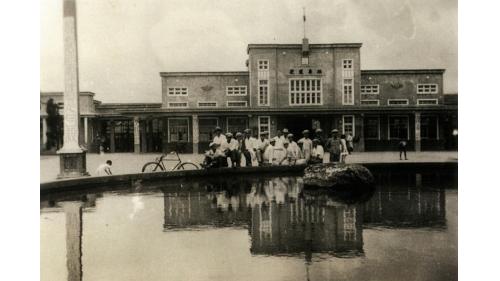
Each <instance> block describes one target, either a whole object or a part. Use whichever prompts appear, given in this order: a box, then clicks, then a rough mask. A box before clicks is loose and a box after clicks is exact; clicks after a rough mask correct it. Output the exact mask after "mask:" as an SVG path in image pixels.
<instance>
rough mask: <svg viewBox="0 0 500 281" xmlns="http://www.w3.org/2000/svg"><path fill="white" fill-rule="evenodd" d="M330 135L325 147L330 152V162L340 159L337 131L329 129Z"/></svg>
mask: <svg viewBox="0 0 500 281" xmlns="http://www.w3.org/2000/svg"><path fill="white" fill-rule="evenodd" d="M331 134H332V136H331V137H330V138H329V139H328V140H327V142H326V145H325V146H326V149H328V152H330V162H331V163H337V162H339V161H340V152H341V144H340V140H339V135H338V134H339V131H338V130H337V129H333V130H332V131H331Z"/></svg>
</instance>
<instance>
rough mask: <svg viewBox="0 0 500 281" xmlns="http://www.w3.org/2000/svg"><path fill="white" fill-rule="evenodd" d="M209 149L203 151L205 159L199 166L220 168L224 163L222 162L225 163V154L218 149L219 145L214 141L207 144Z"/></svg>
mask: <svg viewBox="0 0 500 281" xmlns="http://www.w3.org/2000/svg"><path fill="white" fill-rule="evenodd" d="M209 147H210V149H209V150H208V151H207V152H205V159H204V160H203V163H202V164H201V166H202V167H203V168H206V169H209V168H220V167H224V166H225V165H224V164H223V162H226V165H227V157H226V155H225V154H224V153H223V152H222V151H221V150H220V149H219V145H217V144H216V143H214V142H211V143H210V145H209Z"/></svg>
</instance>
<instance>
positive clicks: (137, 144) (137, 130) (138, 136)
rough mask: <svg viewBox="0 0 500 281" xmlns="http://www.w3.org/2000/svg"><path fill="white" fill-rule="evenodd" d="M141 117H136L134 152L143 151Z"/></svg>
mask: <svg viewBox="0 0 500 281" xmlns="http://www.w3.org/2000/svg"><path fill="white" fill-rule="evenodd" d="M140 128H141V127H140V124H139V117H138V116H135V117H134V152H135V153H140V152H141V131H140Z"/></svg>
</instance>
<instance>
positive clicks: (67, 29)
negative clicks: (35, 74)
mask: <svg viewBox="0 0 500 281" xmlns="http://www.w3.org/2000/svg"><path fill="white" fill-rule="evenodd" d="M76 32H77V28H76V0H64V2H63V43H64V96H63V102H64V137H63V147H62V148H61V149H60V150H59V151H58V152H57V153H58V154H59V155H60V174H59V175H58V178H69V177H79V176H83V175H88V173H87V167H86V158H85V151H84V150H83V149H82V148H81V147H80V143H79V134H80V131H79V130H80V109H79V102H78V95H79V88H78V50H77V34H76Z"/></svg>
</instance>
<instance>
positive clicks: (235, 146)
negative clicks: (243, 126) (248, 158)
mask: <svg viewBox="0 0 500 281" xmlns="http://www.w3.org/2000/svg"><path fill="white" fill-rule="evenodd" d="M226 143H227V142H226ZM226 149H229V150H231V151H232V150H238V141H237V140H235V139H233V138H232V139H231V141H229V143H228V144H227V147H226Z"/></svg>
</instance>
